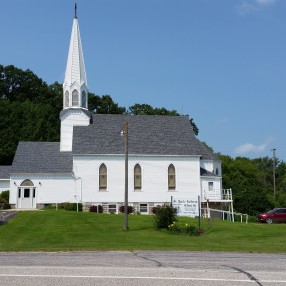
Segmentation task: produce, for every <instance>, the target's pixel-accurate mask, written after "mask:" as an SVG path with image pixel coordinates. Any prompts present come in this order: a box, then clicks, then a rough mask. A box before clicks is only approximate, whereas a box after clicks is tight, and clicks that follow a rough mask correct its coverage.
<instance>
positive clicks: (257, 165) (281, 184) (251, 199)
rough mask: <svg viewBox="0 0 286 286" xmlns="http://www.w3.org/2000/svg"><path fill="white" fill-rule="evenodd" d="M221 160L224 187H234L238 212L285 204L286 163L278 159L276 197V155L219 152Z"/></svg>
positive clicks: (263, 209) (252, 213)
mask: <svg viewBox="0 0 286 286" xmlns="http://www.w3.org/2000/svg"><path fill="white" fill-rule="evenodd" d="M218 156H219V158H220V159H221V160H222V176H223V177H222V181H223V188H232V192H233V200H234V208H235V210H236V211H237V212H241V213H247V214H249V215H253V216H255V215H257V214H258V213H261V212H265V211H267V210H270V209H273V208H274V207H284V206H285V203H286V189H285V188H286V185H285V183H286V164H285V163H284V162H280V161H279V160H276V193H277V194H276V199H275V200H274V194H273V159H272V158H268V157H264V158H256V159H249V158H245V157H236V158H231V157H230V156H226V155H221V154H218Z"/></svg>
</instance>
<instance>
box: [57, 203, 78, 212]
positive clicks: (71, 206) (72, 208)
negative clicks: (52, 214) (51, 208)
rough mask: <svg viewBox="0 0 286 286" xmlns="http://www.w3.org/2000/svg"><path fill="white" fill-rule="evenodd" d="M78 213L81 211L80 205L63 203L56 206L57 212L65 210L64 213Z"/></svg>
mask: <svg viewBox="0 0 286 286" xmlns="http://www.w3.org/2000/svg"><path fill="white" fill-rule="evenodd" d="M77 208H78V211H79V212H81V211H82V204H81V203H78V204H77V203H70V202H64V203H60V204H58V209H59V210H66V211H77Z"/></svg>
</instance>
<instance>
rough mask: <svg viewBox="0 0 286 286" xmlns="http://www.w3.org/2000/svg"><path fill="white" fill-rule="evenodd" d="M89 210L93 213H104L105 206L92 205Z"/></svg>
mask: <svg viewBox="0 0 286 286" xmlns="http://www.w3.org/2000/svg"><path fill="white" fill-rule="evenodd" d="M89 211H90V212H93V213H103V207H102V205H98V206H94V205H91V206H89Z"/></svg>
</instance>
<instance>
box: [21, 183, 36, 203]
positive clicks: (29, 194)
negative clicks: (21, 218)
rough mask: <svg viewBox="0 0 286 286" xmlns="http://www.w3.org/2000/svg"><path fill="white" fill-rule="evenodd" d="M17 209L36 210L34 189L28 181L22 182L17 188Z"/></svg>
mask: <svg viewBox="0 0 286 286" xmlns="http://www.w3.org/2000/svg"><path fill="white" fill-rule="evenodd" d="M18 208H20V209H32V208H36V188H35V187H34V184H33V182H32V181H30V180H25V181H23V182H22V184H21V185H20V187H19V188H18Z"/></svg>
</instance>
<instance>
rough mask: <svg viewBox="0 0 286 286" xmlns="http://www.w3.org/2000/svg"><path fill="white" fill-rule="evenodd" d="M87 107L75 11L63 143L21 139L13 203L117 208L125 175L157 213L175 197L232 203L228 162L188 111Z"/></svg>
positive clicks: (140, 202) (146, 209)
mask: <svg viewBox="0 0 286 286" xmlns="http://www.w3.org/2000/svg"><path fill="white" fill-rule="evenodd" d="M87 108H88V87H87V77H86V72H85V65H84V58H83V51H82V45H81V39H80V32H79V25H78V18H77V15H76V10H75V16H74V19H73V26H72V33H71V39H70V46H69V53H68V60H67V66H66V73H65V79H64V84H63V110H62V111H61V113H60V120H61V135H60V142H19V145H18V148H17V151H16V154H15V157H14V161H13V164H12V166H9V167H7V168H4V167H3V166H2V167H1V168H0V192H1V190H4V189H5V188H6V187H8V186H9V188H8V189H10V204H11V206H12V208H16V209H39V208H43V207H45V206H47V205H51V204H53V205H54V204H58V203H62V202H74V203H76V202H78V203H82V204H83V206H84V208H85V209H88V207H89V206H90V205H102V206H103V209H104V212H113V213H118V212H119V207H120V206H122V205H124V197H125V182H126V181H125V180H126V178H128V181H127V182H128V202H129V205H130V206H133V207H134V208H135V209H136V211H137V212H139V213H151V209H152V207H153V206H157V205H163V204H170V202H171V199H172V198H182V199H185V198H187V199H188V198H198V197H200V198H201V202H202V203H208V204H210V205H213V206H214V207H215V208H220V207H221V204H222V203H224V202H229V199H230V197H229V196H227V197H226V196H225V195H226V193H224V191H223V190H222V173H221V161H220V160H219V159H218V158H217V157H216V156H215V154H214V153H213V152H212V151H211V150H209V149H208V148H207V147H206V146H205V145H204V144H203V143H201V142H200V141H199V140H198V139H197V138H196V136H195V134H194V132H193V128H192V125H191V123H190V120H189V118H188V117H186V116H150V115H138V116H137V115H128V114H123V115H112V114H93V113H92V112H90V111H89V110H88V109H87ZM127 126H128V135H127V133H126V131H127ZM122 133H124V134H123V136H122ZM126 150H127V151H128V156H126V153H125V152H126ZM126 158H128V161H126ZM125 162H128V176H126V174H125V170H126V166H125ZM1 174H2V177H1ZM3 174H5V177H3V176H4V175H3ZM1 186H2V189H1ZM228 195H229V193H228Z"/></svg>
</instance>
